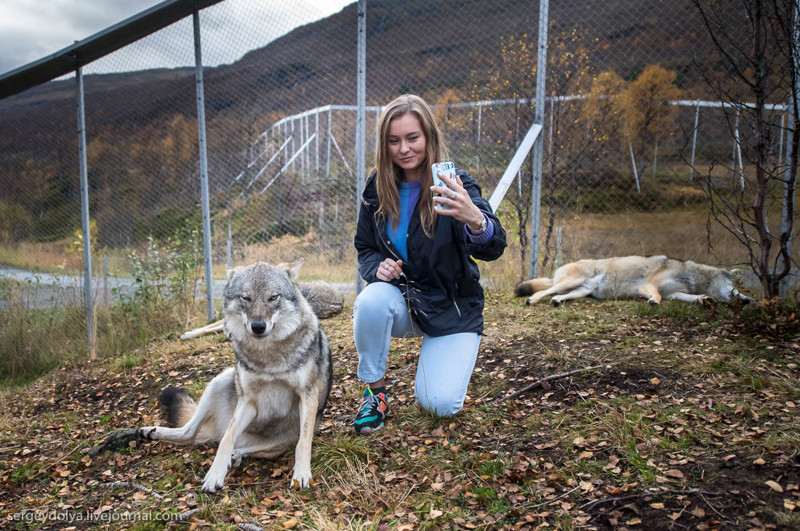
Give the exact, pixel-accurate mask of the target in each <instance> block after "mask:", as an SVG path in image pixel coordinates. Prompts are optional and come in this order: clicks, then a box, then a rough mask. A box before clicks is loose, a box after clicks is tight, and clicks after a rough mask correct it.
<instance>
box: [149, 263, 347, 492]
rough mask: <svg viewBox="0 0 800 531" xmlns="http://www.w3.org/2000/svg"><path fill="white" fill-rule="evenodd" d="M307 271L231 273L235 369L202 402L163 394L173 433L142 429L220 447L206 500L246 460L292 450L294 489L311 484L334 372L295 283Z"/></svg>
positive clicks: (183, 394) (206, 483)
mask: <svg viewBox="0 0 800 531" xmlns="http://www.w3.org/2000/svg"><path fill="white" fill-rule="evenodd" d="M301 263H302V262H296V263H294V264H290V267H288V268H284V267H277V266H272V265H269V264H266V263H264V262H257V263H255V264H253V265H250V266H247V267H236V268H233V269H231V270H230V271H228V281H227V284H226V286H225V291H224V308H223V315H224V319H223V320H224V328H225V333H226V335H227V336H228V337H229V338H230V339H231V342H232V343H233V351H234V353H235V354H236V365H235V366H234V367H232V368H229V369H227V370H225V371H224V372H222V373H221V374H219V375H218V376H216V377H215V378H214V379H213V380H211V382H210V383H209V384H208V386H207V387H206V389H205V391H204V392H203V395H202V397H201V398H200V401H199V402H195V401H194V400H193V399H192V397H191V396H190V395H189V393H188V392H187V391H185V390H183V389H177V388H174V387H169V388H167V389H165V390H164V391H162V393H161V395H160V396H159V401H160V402H161V404H162V406H163V407H164V409H165V413H166V418H167V425H168V426H169V427H158V426H146V427H143V428H139V435H140V436H141V437H142V438H143V439H145V440H166V441H173V442H176V443H183V444H208V443H219V447H218V449H217V453H216V456H215V457H214V461H213V463H212V464H211V468H210V469H209V470H208V472H207V473H206V475H205V478H204V479H203V491H205V492H216V491H217V490H219V489H220V488H221V487H222V485H223V483H224V481H225V476H226V475H227V474H228V470H229V469H230V468H231V466H237V465H238V464H239V462H240V461H241V458H242V457H244V456H248V455H249V456H253V457H263V458H269V457H274V456H277V455H280V454H282V453H284V452H285V451H286V450H288V449H289V448H290V447H291V446H292V445H294V446H295V463H294V475H293V477H292V485H293V486H294V487H296V488H303V487H307V486H308V485H309V484H311V481H312V475H311V441H312V438H313V435H314V430H315V428H316V426H317V425H318V423H319V421H320V419H321V417H322V412H323V410H324V408H325V404H326V402H327V400H328V394H329V393H330V390H331V385H332V381H333V368H332V360H331V351H330V348H329V346H328V338H327V337H326V336H325V333H324V332H323V331H322V328H320V326H319V321H318V320H317V317H316V316H315V315H314V312H313V311H312V309H311V306H310V305H309V303H308V302H307V301H306V299H305V298H304V297H303V296H302V295H301V294H300V291H299V290H298V289H297V286H296V284H295V283H294V280H295V279H296V278H297V270H298V269H299V267H300V264H301Z"/></svg>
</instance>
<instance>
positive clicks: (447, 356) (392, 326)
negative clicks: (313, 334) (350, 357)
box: [353, 282, 481, 417]
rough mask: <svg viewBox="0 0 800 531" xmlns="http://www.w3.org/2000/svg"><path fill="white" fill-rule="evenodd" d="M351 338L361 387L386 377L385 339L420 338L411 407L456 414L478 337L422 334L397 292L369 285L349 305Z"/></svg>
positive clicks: (388, 286) (387, 341) (380, 284)
mask: <svg viewBox="0 0 800 531" xmlns="http://www.w3.org/2000/svg"><path fill="white" fill-rule="evenodd" d="M353 336H354V338H355V343H356V350H357V351H358V377H359V379H361V380H362V381H363V382H366V383H372V382H376V381H378V380H380V379H381V378H383V377H384V376H385V375H386V360H387V358H388V356H389V344H390V342H391V338H393V337H420V336H422V348H421V350H420V355H419V364H418V365H417V376H416V381H415V382H414V396H415V397H416V399H417V402H419V404H420V405H421V406H422V407H424V408H425V409H427V410H428V411H431V412H432V413H435V414H437V415H439V416H442V417H449V416H451V415H455V414H456V413H458V412H459V411H460V410H461V408H462V406H463V405H464V398H466V396H467V386H468V385H469V379H470V377H471V376H472V370H473V369H474V368H475V360H476V359H477V358H478V348H479V347H480V344H481V336H480V334H476V333H473V332H467V333H460V334H451V335H447V336H439V337H433V336H429V335H427V334H424V333H422V332H421V331H420V330H419V329H418V328H417V327H416V326H415V324H414V321H413V320H412V319H411V317H410V316H409V314H408V308H407V307H406V301H405V299H404V298H403V294H402V293H401V292H400V288H398V287H396V286H393V285H392V284H389V283H387V282H373V283H372V284H368V285H367V286H366V287H365V288H364V289H363V290H362V291H361V293H359V295H358V297H356V302H355V304H354V305H353Z"/></svg>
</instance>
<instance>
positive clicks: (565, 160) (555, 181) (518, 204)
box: [473, 24, 591, 277]
mask: <svg viewBox="0 0 800 531" xmlns="http://www.w3.org/2000/svg"><path fill="white" fill-rule="evenodd" d="M553 28H555V25H554V24H551V29H553ZM590 43H591V40H590V39H589V38H588V37H587V36H586V34H585V33H584V32H583V31H581V30H579V29H578V28H574V29H572V30H569V31H567V30H564V31H551V32H549V43H548V53H547V58H548V59H547V60H548V63H547V87H548V88H547V90H548V96H549V97H548V101H547V103H546V105H547V107H546V109H545V115H546V116H547V118H546V121H547V123H546V124H545V132H544V133H543V135H545V136H546V139H545V138H541V139H540V141H544V142H545V146H546V147H545V160H544V168H545V169H544V172H543V182H542V188H543V190H544V193H545V194H546V197H545V198H543V200H542V202H543V203H544V204H545V205H546V216H547V224H546V227H545V237H544V239H543V244H544V245H543V247H544V257H543V259H542V268H545V267H546V266H547V265H548V263H549V261H550V260H551V254H552V252H553V250H554V249H553V243H552V235H553V232H554V228H555V219H556V200H555V196H556V193H557V192H558V190H559V189H561V188H563V187H564V186H565V185H568V184H569V182H570V179H572V178H573V177H574V170H575V168H576V167H577V166H578V165H579V164H578V162H579V159H580V157H581V156H582V153H583V152H584V150H585V149H586V146H585V144H584V142H585V140H586V139H585V137H584V136H583V135H580V134H575V131H576V129H575V128H576V127H577V122H578V121H579V115H580V108H581V106H582V105H581V103H580V100H579V98H574V97H570V96H575V95H581V94H583V93H585V92H586V91H587V90H588V88H589V86H590V83H591V68H590V64H591V59H590V56H591V54H590V49H591V46H590ZM536 50H537V44H536V40H535V38H534V36H530V37H529V36H528V35H527V34H524V35H522V36H521V37H509V38H507V39H505V40H504V41H503V42H502V45H501V49H500V60H499V62H498V67H497V68H496V69H495V70H493V71H492V72H490V73H489V78H488V81H487V82H486V83H482V84H476V85H475V86H474V89H473V90H474V94H473V97H475V98H476V99H478V98H480V99H500V98H507V99H511V100H512V105H513V108H512V111H511V112H509V113H507V114H506V115H505V126H506V127H505V133H506V134H507V135H509V136H511V137H512V138H513V139H514V148H515V149H516V147H517V146H518V145H519V144H520V143H521V141H522V138H523V137H524V135H525V133H526V131H527V129H528V128H529V127H530V125H531V123H532V121H533V107H534V101H533V100H534V97H535V96H536V70H537V68H536V62H537V55H536ZM565 96H567V97H565ZM530 172H531V169H530V168H528V171H527V174H528V175H530ZM515 192H516V193H509V194H507V195H506V201H507V203H508V204H510V205H511V206H512V207H513V209H514V215H515V216H516V218H517V219H516V221H517V238H518V240H519V247H520V249H519V251H520V276H521V277H525V276H527V272H528V268H527V256H528V246H529V242H530V237H529V235H528V230H527V225H528V223H529V219H530V205H531V193H532V189H531V182H530V179H529V178H523V179H521V180H520V181H519V183H518V186H517V187H516V190H515Z"/></svg>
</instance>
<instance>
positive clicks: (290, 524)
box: [282, 518, 297, 529]
mask: <svg viewBox="0 0 800 531" xmlns="http://www.w3.org/2000/svg"><path fill="white" fill-rule="evenodd" d="M282 525H283V528H284V529H292V528H293V527H294V526H296V525H297V519H296V518H290V519H288V520H286V521H285V522H284V523H283V524H282Z"/></svg>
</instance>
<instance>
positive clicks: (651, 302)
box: [647, 299, 660, 306]
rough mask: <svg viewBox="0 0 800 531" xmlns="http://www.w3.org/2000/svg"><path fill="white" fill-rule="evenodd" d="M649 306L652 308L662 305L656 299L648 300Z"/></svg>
mask: <svg viewBox="0 0 800 531" xmlns="http://www.w3.org/2000/svg"><path fill="white" fill-rule="evenodd" d="M647 304H649V305H650V306H658V305H659V304H660V303H659V302H658V301H657V300H655V299H647Z"/></svg>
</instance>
